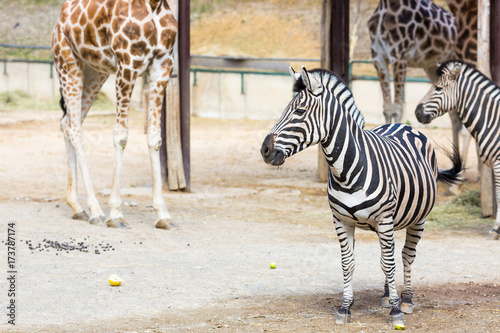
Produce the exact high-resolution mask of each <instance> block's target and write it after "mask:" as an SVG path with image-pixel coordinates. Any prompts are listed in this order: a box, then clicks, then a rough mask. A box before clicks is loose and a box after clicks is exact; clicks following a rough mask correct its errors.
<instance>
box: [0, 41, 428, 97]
mask: <svg viewBox="0 0 500 333" xmlns="http://www.w3.org/2000/svg"><path fill="white" fill-rule="evenodd" d="M0 48H14V49H33V50H50V49H51V48H50V47H49V46H37V45H15V44H1V43H0ZM0 62H3V73H4V74H7V63H9V62H24V63H37V64H49V65H50V78H52V77H53V63H52V61H51V60H31V59H15V58H0ZM290 62H316V63H319V62H320V59H310V58H257V57H233V56H207V55H195V54H192V55H191V69H190V70H191V72H192V73H193V74H194V85H196V76H197V75H196V74H197V73H221V74H222V73H226V74H240V75H241V80H242V82H243V79H244V75H245V74H254V75H277V76H282V75H288V71H287V68H288V63H290ZM371 63H373V61H371V60H351V61H350V62H349V85H351V83H352V81H354V80H364V81H378V77H377V76H370V75H355V74H353V67H354V66H355V65H356V64H371ZM273 64H274V65H273ZM227 68H230V69H227ZM242 68H245V69H242ZM250 69H254V70H250ZM391 81H394V78H393V77H391ZM406 82H430V80H429V79H427V78H418V77H406ZM241 87H242V88H241V89H242V93H244V87H243V84H242V86H241Z"/></svg>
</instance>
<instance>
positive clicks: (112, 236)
mask: <svg viewBox="0 0 500 333" xmlns="http://www.w3.org/2000/svg"><path fill="white" fill-rule="evenodd" d="M59 117H60V115H59V113H57V112H43V113H36V112H27V111H26V112H15V113H13V112H8V113H7V112H0V133H1V134H0V156H1V157H0V186H1V189H2V190H1V192H0V239H1V240H2V241H3V243H5V241H6V240H7V233H8V230H7V229H8V224H9V223H13V224H15V230H16V236H15V237H16V241H17V247H16V262H15V264H16V270H17V272H18V273H17V280H16V296H15V300H16V326H11V325H8V324H7V319H8V317H7V316H6V314H7V310H6V308H5V306H4V305H5V304H7V302H8V301H9V300H10V299H9V298H8V297H7V293H8V289H9V286H8V284H7V282H6V281H7V280H6V278H5V277H6V276H7V270H8V268H7V253H6V246H5V244H2V247H1V251H2V252H1V256H0V258H1V260H2V263H1V266H2V267H4V274H3V275H2V279H0V281H1V283H0V295H1V296H0V299H1V300H2V302H1V304H2V312H1V313H2V316H1V319H0V330H1V331H5V330H12V331H17V332H59V331H60V332H78V331H81V332H134V331H137V332H186V331H193V332H208V331H210V332H213V331H220V332H233V331H241V332H264V331H266V332H292V331H297V332H331V331H332V330H333V331H335V332H340V331H342V332H384V331H389V330H392V329H391V327H390V326H389V325H388V323H387V319H388V313H389V311H388V310H387V309H384V308H381V307H380V306H379V301H380V299H379V297H380V295H381V289H382V284H383V274H382V271H381V269H380V265H379V253H380V248H379V245H378V242H377V239H376V237H375V235H374V234H372V233H368V232H364V231H357V233H356V235H357V238H356V239H357V242H356V272H355V275H354V293H355V297H356V303H355V305H354V306H353V308H352V311H353V316H352V323H351V324H349V325H347V326H345V327H339V326H336V325H335V312H336V310H337V308H338V307H339V305H340V302H341V296H342V272H341V267H340V251H339V245H338V242H337V240H336V236H335V231H334V229H333V226H332V223H331V215H330V211H329V208H328V205H327V199H326V185H325V184H323V183H320V182H318V181H317V178H316V176H315V169H316V156H317V150H316V149H315V148H310V149H309V150H306V151H304V152H302V153H301V154H299V155H297V156H295V157H292V158H291V159H289V160H288V161H287V163H285V165H284V166H282V167H280V168H279V169H277V168H275V167H270V166H267V165H265V164H264V163H263V162H262V160H261V157H260V154H259V148H260V144H261V142H262V140H263V138H264V136H265V135H266V133H267V131H268V130H269V128H270V127H271V126H272V123H273V122H272V121H229V120H226V121H219V120H206V119H196V118H195V119H193V120H192V130H191V131H192V132H191V133H192V138H191V140H192V143H191V144H192V193H173V192H170V193H166V194H165V198H166V200H167V204H168V206H169V209H170V211H171V214H172V215H173V217H174V218H175V220H176V222H177V223H178V225H179V226H180V229H179V230H175V231H164V230H157V229H155V228H154V227H153V224H154V218H155V214H154V212H153V211H152V208H151V206H150V205H151V176H150V166H149V157H148V153H147V146H146V140H145V135H144V134H143V133H142V119H141V115H140V114H137V113H133V114H132V119H131V129H130V137H129V144H128V146H127V149H126V151H125V157H124V167H123V177H122V179H123V181H122V188H123V191H122V193H123V200H124V201H125V206H124V209H123V210H124V214H125V218H126V219H127V221H128V223H129V224H130V225H131V228H130V229H128V230H115V229H108V228H105V227H95V226H91V225H88V224H87V223H85V222H82V221H74V220H72V219H71V217H70V216H71V209H70V208H69V207H68V206H67V205H66V203H65V188H66V177H67V176H66V166H65V148H64V141H63V138H62V134H61V133H60V131H59V127H58V119H59ZM112 127H113V117H110V116H94V117H90V118H89V119H87V121H86V123H85V126H84V131H85V142H86V143H85V144H86V152H87V157H88V163H89V166H90V171H91V174H92V177H93V182H94V187H95V189H96V191H98V192H99V195H98V198H99V200H100V202H101V204H102V205H103V208H104V209H105V211H107V207H106V202H107V199H108V197H107V195H106V194H107V193H109V188H110V185H111V177H112V165H113V160H112V158H113V146H112ZM429 133H430V135H432V137H433V138H434V139H435V140H437V141H438V142H442V141H443V139H444V134H443V130H439V131H438V130H434V131H431V130H429ZM446 140H447V139H446ZM440 160H443V159H442V158H441V159H440ZM444 166H446V165H443V167H444ZM80 194H81V195H82V197H85V193H84V191H83V189H82V188H80ZM487 231H488V229H486V228H485V229H484V230H479V231H477V232H470V233H469V234H464V233H463V232H462V233H459V232H454V231H450V232H446V233H440V232H437V231H433V230H431V231H429V232H426V233H424V238H423V240H422V241H421V243H420V244H419V246H418V251H419V252H418V256H417V259H416V261H415V264H414V273H413V281H414V292H415V297H414V303H415V313H414V314H412V315H407V316H406V324H407V331H410V332H417V331H418V332H436V331H450V332H493V331H496V330H498V327H500V288H499V283H500V261H499V260H498V258H499V257H498V254H499V253H500V242H493V241H486V240H485V238H486V233H487ZM402 237H403V234H401V233H397V240H396V243H397V245H398V248H397V253H398V256H399V253H400V249H401V245H402V240H403V238H402ZM55 242H59V244H63V243H67V245H68V250H67V251H56V249H55V248H54V244H55ZM64 246H66V245H64ZM71 246H75V247H76V249H74V250H69V249H71ZM30 248H31V249H30ZM83 248H84V249H86V250H87V251H86V252H85V251H79V250H78V249H83ZM271 262H276V263H277V267H276V269H270V268H269V264H270V263H271ZM397 262H398V280H397V281H398V286H399V287H401V283H402V276H401V266H402V265H401V264H400V259H398V260H397ZM111 274H117V275H119V276H120V277H121V278H122V279H123V283H122V285H121V286H119V287H111V286H110V285H109V283H108V281H107V278H108V276H109V275H111Z"/></svg>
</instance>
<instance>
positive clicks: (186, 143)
mask: <svg viewBox="0 0 500 333" xmlns="http://www.w3.org/2000/svg"><path fill="white" fill-rule="evenodd" d="M189 13H190V3H189V0H179V20H178V21H179V22H178V24H179V30H178V34H179V39H178V43H179V88H180V112H181V117H180V119H181V144H182V158H183V163H184V175H185V177H186V191H187V192H189V191H191V156H190V117H191V109H190V82H189V81H190V71H189V67H190V64H191V48H190V37H189V36H190V25H189Z"/></svg>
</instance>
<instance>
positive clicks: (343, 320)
mask: <svg viewBox="0 0 500 333" xmlns="http://www.w3.org/2000/svg"><path fill="white" fill-rule="evenodd" d="M350 322H351V311H350V310H347V309H340V310H339V311H337V316H336V317H335V324H337V325H345V324H349V323H350Z"/></svg>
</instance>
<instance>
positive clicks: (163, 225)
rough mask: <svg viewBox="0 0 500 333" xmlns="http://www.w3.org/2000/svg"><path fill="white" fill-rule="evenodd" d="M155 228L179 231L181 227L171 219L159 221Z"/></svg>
mask: <svg viewBox="0 0 500 333" xmlns="http://www.w3.org/2000/svg"><path fill="white" fill-rule="evenodd" d="M155 227H156V228H158V229H165V230H170V229H179V227H178V226H177V225H176V224H175V223H174V222H172V220H170V219H165V220H158V221H157V222H156V225H155Z"/></svg>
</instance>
